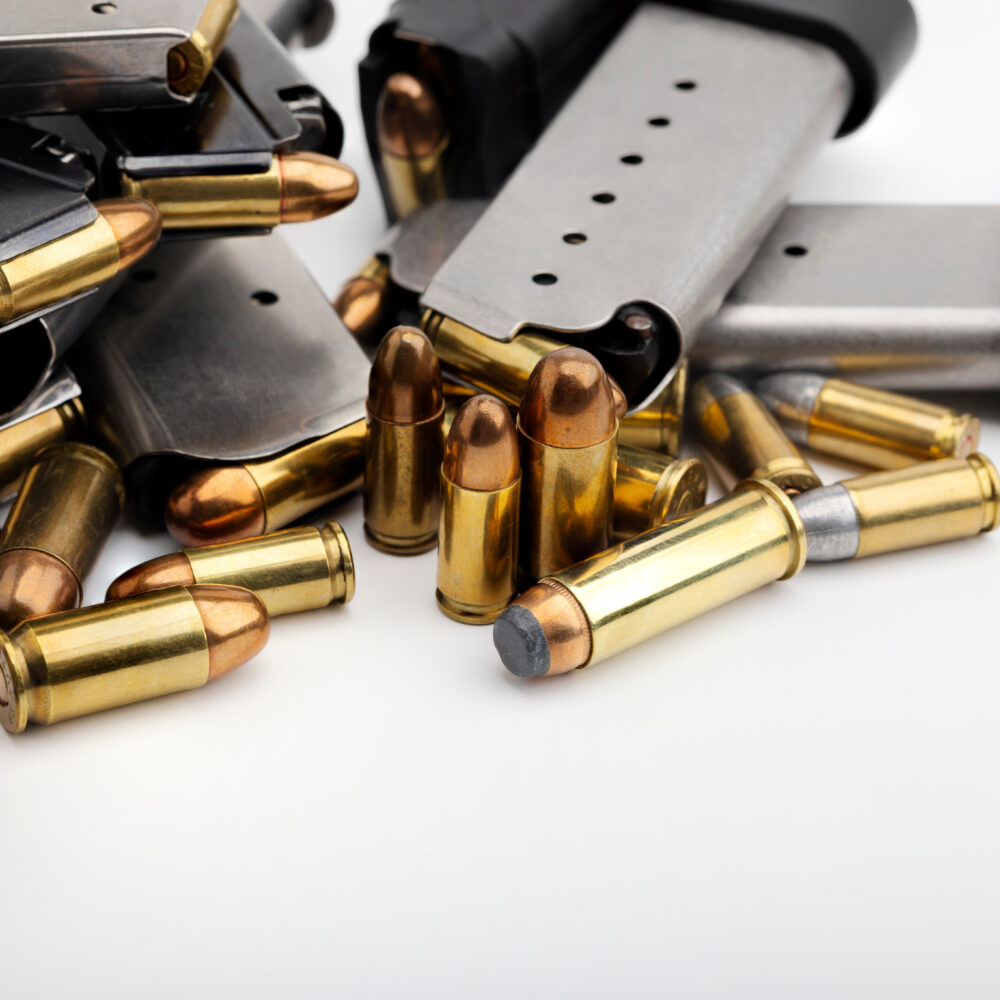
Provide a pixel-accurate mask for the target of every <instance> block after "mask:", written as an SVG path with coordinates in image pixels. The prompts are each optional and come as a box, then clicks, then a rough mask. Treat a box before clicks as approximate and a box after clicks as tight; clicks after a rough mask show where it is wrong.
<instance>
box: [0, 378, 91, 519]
mask: <svg viewBox="0 0 1000 1000" xmlns="http://www.w3.org/2000/svg"><path fill="white" fill-rule="evenodd" d="M86 431H87V418H86V415H85V414H84V412H83V404H82V403H81V402H80V399H79V397H77V398H76V399H71V400H70V401H69V402H68V403H62V404H61V405H59V406H56V407H53V408H52V409H51V410H45V411H44V412H43V413H39V414H37V415H36V416H34V417H30V418H29V419H28V420H23V421H22V422H21V423H19V424H13V425H12V426H11V427H6V428H4V429H3V430H2V431H0V500H9V499H10V497H12V496H13V495H14V493H15V492H16V491H17V488H18V486H19V485H20V483H21V480H22V479H23V477H24V471H25V469H27V467H28V465H29V464H30V463H31V460H32V459H33V458H34V457H35V455H37V454H38V452H40V451H41V450H42V449H43V448H45V447H46V446H47V445H50V444H58V443H59V442H60V441H72V440H79V439H81V438H83V437H84V436H85V434H86Z"/></svg>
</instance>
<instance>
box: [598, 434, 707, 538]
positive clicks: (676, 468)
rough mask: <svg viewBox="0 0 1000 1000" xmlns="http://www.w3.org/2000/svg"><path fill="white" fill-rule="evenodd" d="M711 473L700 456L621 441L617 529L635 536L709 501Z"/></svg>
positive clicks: (621, 532) (616, 511) (619, 450)
mask: <svg viewBox="0 0 1000 1000" xmlns="http://www.w3.org/2000/svg"><path fill="white" fill-rule="evenodd" d="M707 492H708V473H707V472H706V471H705V466H704V465H703V464H702V463H701V462H700V461H698V459H696V458H683V459H680V458H671V457H670V456H669V455H663V454H660V453H659V452H653V451H645V450H644V449H642V448H631V447H628V446H627V445H623V444H622V443H621V432H619V441H618V471H617V473H616V475H615V518H614V533H615V535H616V536H618V537H622V538H631V537H632V536H633V535H638V534H640V533H642V532H643V531H648V530H649V529H650V528H655V527H656V526H657V525H660V524H666V523H667V522H668V521H674V520H676V519H677V518H678V517H682V516H683V515H684V514H690V513H691V511H693V510H697V509H698V508H699V507H702V506H704V504H705V494H706V493H707Z"/></svg>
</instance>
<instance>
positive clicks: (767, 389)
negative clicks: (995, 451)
mask: <svg viewBox="0 0 1000 1000" xmlns="http://www.w3.org/2000/svg"><path fill="white" fill-rule="evenodd" d="M757 395H758V396H759V397H760V399H761V400H762V402H763V403H764V404H765V405H766V406H767V407H768V408H769V409H770V410H771V412H772V413H773V414H774V415H775V416H776V417H777V418H778V420H779V422H780V423H781V425H782V426H783V427H784V428H785V430H786V431H787V432H788V436H789V437H790V438H791V439H792V440H793V441H795V442H796V443H798V444H803V445H807V446H808V447H810V448H814V449H815V450H816V451H821V452H824V453H825V454H828V455H836V456H837V457H838V458H846V459H847V460H848V461H850V462H857V463H858V464H860V465H869V466H872V467H873V468H876V469H899V468H902V467H903V466H906V465H911V464H913V463H914V462H925V461H931V460H933V459H938V458H968V456H969V455H971V454H972V453H973V452H974V451H975V450H976V448H977V447H978V446H979V420H978V418H976V417H974V416H972V415H971V414H968V413H956V412H955V411H954V410H949V409H948V408H947V407H944V406H937V405H935V404H934V403H927V402H924V401H923V400H921V399H914V398H913V397H912V396H901V395H899V394H898V393H895V392H887V391H885V390H883V389H872V388H870V387H869V386H865V385H858V384H857V383H855V382H845V381H843V380H842V379H838V378H827V377H826V376H825V375H813V374H808V373H804V372H782V373H779V374H776V375H768V376H767V377H766V378H763V379H761V380H760V381H758V382H757Z"/></svg>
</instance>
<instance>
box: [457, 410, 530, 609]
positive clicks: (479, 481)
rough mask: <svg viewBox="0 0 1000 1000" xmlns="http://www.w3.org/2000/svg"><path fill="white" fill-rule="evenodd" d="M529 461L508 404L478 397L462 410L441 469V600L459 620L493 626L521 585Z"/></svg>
mask: <svg viewBox="0 0 1000 1000" xmlns="http://www.w3.org/2000/svg"><path fill="white" fill-rule="evenodd" d="M520 501H521V461H520V458H519V456H518V440H517V430H516V428H515V426H514V420H513V418H512V417H511V415H510V411H509V410H508V409H507V407H506V406H505V405H504V404H503V403H501V402H500V400H498V399H496V398H494V397H492V396H475V397H473V398H472V399H470V400H469V401H468V402H466V403H465V404H463V406H462V408H461V409H460V410H459V412H458V415H457V416H456V418H455V420H454V423H453V424H452V427H451V430H450V431H449V434H448V440H447V442H446V443H445V449H444V461H443V462H442V464H441V517H440V522H439V528H438V570H437V602H438V606H439V607H440V608H441V610H442V611H443V612H444V613H445V614H446V615H447V616H448V617H449V618H453V619H454V620H455V621H459V622H467V623H469V624H475V625H486V624H488V623H490V622H492V621H495V620H496V618H497V616H498V615H499V614H500V612H501V611H503V609H504V608H505V607H507V605H508V604H509V603H510V602H511V600H512V599H513V597H514V594H515V593H516V584H517V532H518V512H519V509H520Z"/></svg>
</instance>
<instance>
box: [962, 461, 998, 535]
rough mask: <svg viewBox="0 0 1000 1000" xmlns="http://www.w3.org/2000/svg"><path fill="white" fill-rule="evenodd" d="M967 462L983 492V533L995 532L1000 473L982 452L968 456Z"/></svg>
mask: <svg viewBox="0 0 1000 1000" xmlns="http://www.w3.org/2000/svg"><path fill="white" fill-rule="evenodd" d="M968 462H969V465H970V466H972V469H973V471H974V472H975V473H976V475H977V476H978V477H979V482H980V487H981V489H982V491H983V531H995V530H996V528H997V526H998V525H1000V473H998V472H997V467H996V466H995V465H994V464H993V463H992V462H991V461H990V460H989V459H988V458H987V457H986V456H985V455H984V454H982V452H976V453H975V454H973V455H970V456H969V458H968Z"/></svg>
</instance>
